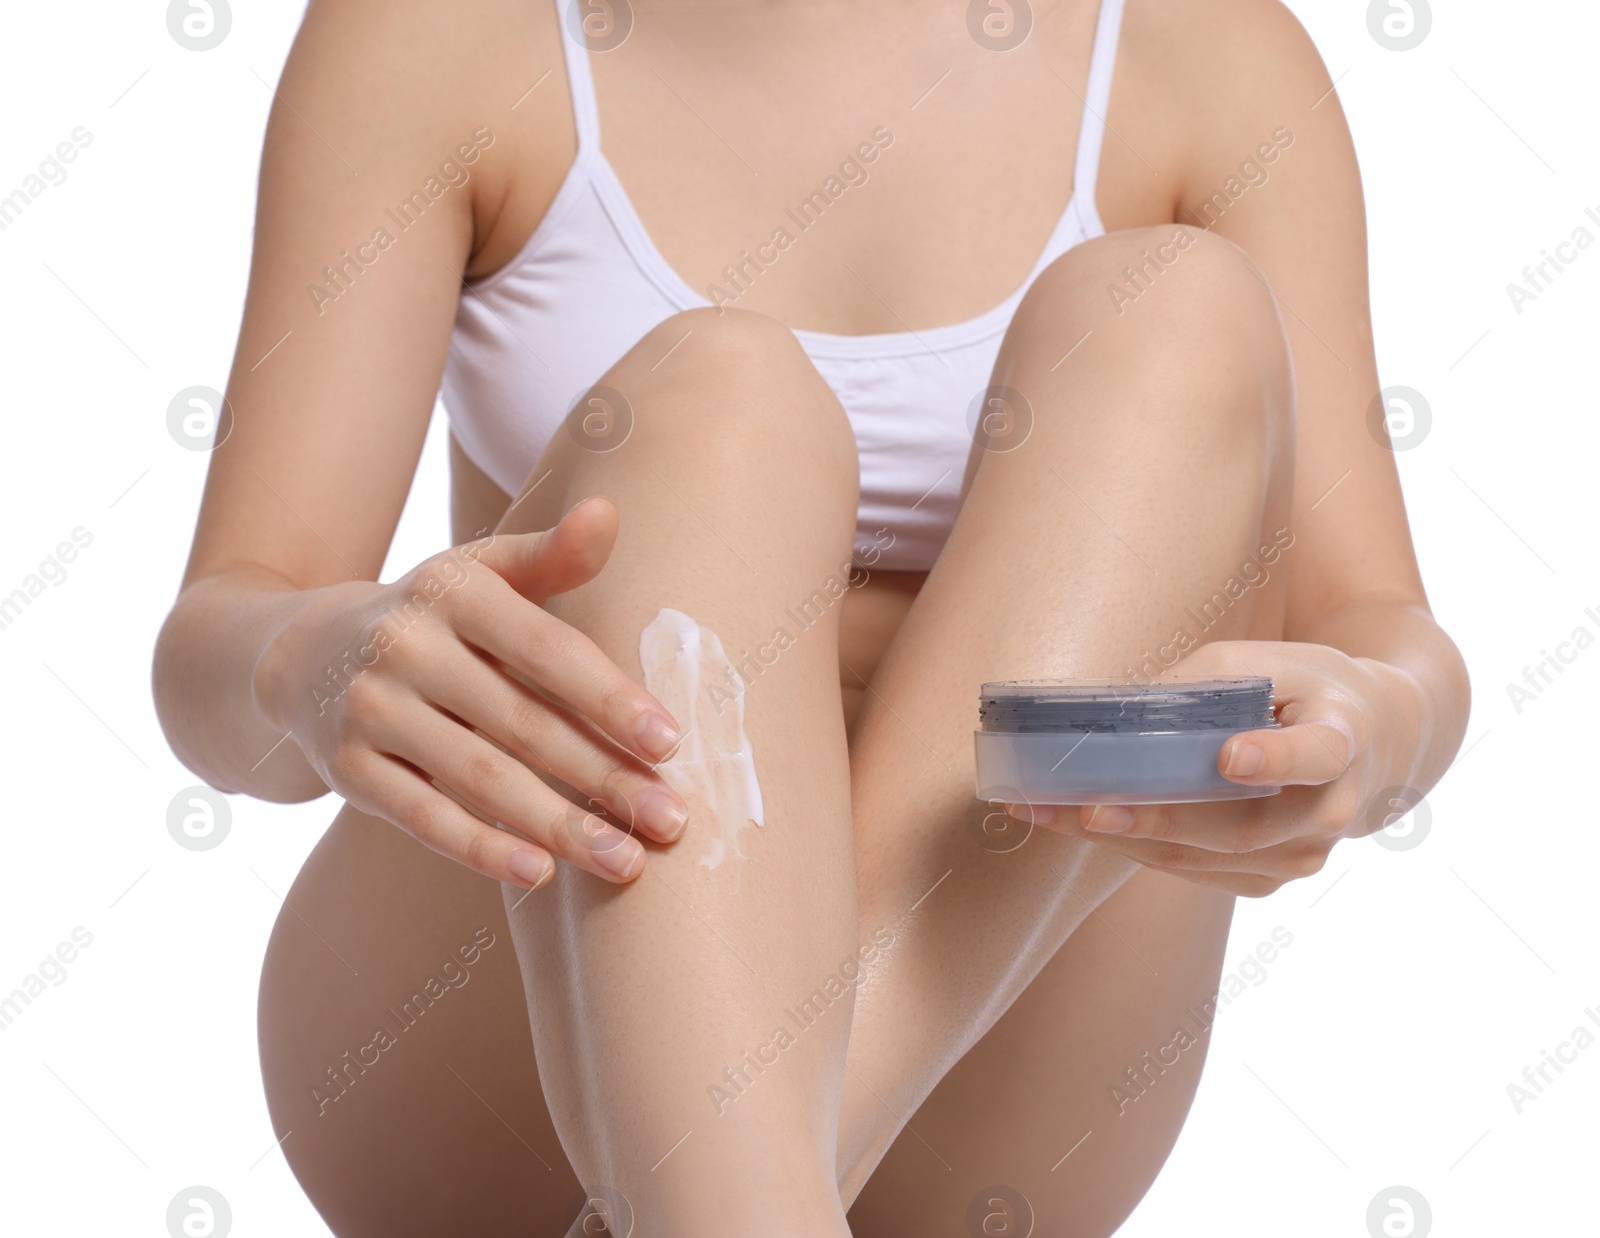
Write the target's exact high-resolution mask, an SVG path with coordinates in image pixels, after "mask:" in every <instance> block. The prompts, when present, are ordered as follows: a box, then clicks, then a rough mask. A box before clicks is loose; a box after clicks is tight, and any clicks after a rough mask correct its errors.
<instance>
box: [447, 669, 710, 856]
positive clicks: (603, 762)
mask: <svg viewBox="0 0 1600 1238" xmlns="http://www.w3.org/2000/svg"><path fill="white" fill-rule="evenodd" d="M416 687H417V690H418V691H419V692H421V694H422V695H423V696H424V697H426V698H427V699H428V700H431V701H432V702H433V703H434V704H436V705H438V706H440V707H442V708H443V709H446V710H448V711H449V712H450V713H452V714H454V715H455V716H456V717H457V718H460V719H461V720H462V721H463V722H465V723H466V724H467V725H468V726H472V727H476V728H478V730H480V731H482V732H483V733H484V734H485V735H487V736H488V737H489V738H490V739H492V740H493V741H494V742H495V743H497V744H499V745H501V746H502V747H504V748H506V749H507V750H509V751H510V753H511V754H512V755H513V756H515V757H517V758H518V759H519V760H521V761H524V762H526V763H527V764H529V765H532V766H534V767H535V768H536V769H541V770H544V771H546V772H547V773H550V774H552V775H554V776H555V777H556V778H559V779H560V780H561V781H562V782H564V783H566V784H567V785H568V786H570V787H572V788H573V789H574V790H576V791H578V792H580V793H581V794H584V795H588V796H592V797H593V798H594V799H595V800H598V801H599V802H600V803H602V804H604V805H605V807H606V808H607V809H608V810H609V811H610V812H611V814H612V815H613V816H615V817H618V818H620V819H621V820H622V821H624V822H627V823H628V824H630V825H633V826H635V827H637V828H638V829H640V830H642V831H644V832H645V833H648V834H649V835H650V836H651V837H653V838H655V839H657V840H659V841H661V842H672V841H674V840H675V839H677V838H678V837H679V836H680V835H681V834H682V833H683V830H684V826H685V824H686V823H687V821H688V819H689V807H688V805H687V804H685V803H684V801H683V797H682V796H680V795H679V794H678V793H677V792H676V791H674V790H673V789H672V788H671V787H669V786H668V785H667V784H666V783H665V782H664V781H663V780H662V779H661V777H660V775H659V774H657V773H655V772H654V771H653V770H652V769H651V768H650V767H649V766H648V765H646V764H644V763H643V762H641V761H639V760H638V759H637V758H636V757H633V756H631V755H629V754H628V753H625V752H619V751H618V750H617V749H616V748H614V747H612V746H611V745H610V744H608V743H606V742H605V741H604V740H603V739H601V738H600V737H599V736H597V735H596V734H595V733H594V732H593V731H592V730H591V729H590V728H589V727H588V725H587V724H586V723H584V722H583V720H582V719H580V718H577V717H575V716H573V715H572V714H570V713H568V712H567V711H566V710H564V709H562V708H561V707H560V706H558V705H555V704H554V703H552V702H550V701H547V700H545V699H544V698H543V697H541V696H539V695H538V694H537V693H535V692H530V691H528V689H526V688H524V687H523V686H522V685H521V684H519V683H517V682H516V681H515V680H513V679H511V678H510V677H508V676H507V675H504V674H502V673H501V672H500V671H499V670H498V669H496V668H494V667H492V666H490V665H488V664H487V663H486V662H485V661H484V660H483V659H482V658H480V657H478V656H476V655H475V654H472V653H470V652H468V651H466V650H464V649H460V648H459V647H458V648H456V649H454V650H453V654H452V652H447V653H446V654H444V655H443V657H441V658H437V659H433V660H431V661H430V662H429V664H428V666H427V667H425V668H423V669H422V671H421V677H420V678H419V679H418V681H417V683H416Z"/></svg>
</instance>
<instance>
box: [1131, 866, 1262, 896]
mask: <svg viewBox="0 0 1600 1238" xmlns="http://www.w3.org/2000/svg"><path fill="white" fill-rule="evenodd" d="M1145 867H1146V868H1148V869H1150V871H1151V872H1156V873H1165V874H1166V875H1167V876H1169V877H1178V878H1180V879H1182V880H1184V881H1188V882H1191V883H1193V884H1194V885H1200V886H1207V887H1209V888H1210V889H1213V890H1221V891H1222V892H1223V893H1224V894H1232V895H1233V896H1234V897H1235V898H1265V897H1266V896H1267V895H1269V894H1275V893H1277V892H1278V891H1279V890H1281V889H1282V888H1283V884H1284V883H1283V882H1281V881H1279V880H1277V879H1276V878H1274V877H1263V876H1261V875H1260V874H1259V873H1195V872H1183V871H1181V870H1178V869H1172V868H1161V867H1159V866H1157V865H1155V864H1147V865H1145Z"/></svg>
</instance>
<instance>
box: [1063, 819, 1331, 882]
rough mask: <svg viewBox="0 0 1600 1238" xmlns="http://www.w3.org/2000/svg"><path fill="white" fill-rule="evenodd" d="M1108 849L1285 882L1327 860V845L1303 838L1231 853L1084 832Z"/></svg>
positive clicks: (1181, 868) (1143, 859)
mask: <svg viewBox="0 0 1600 1238" xmlns="http://www.w3.org/2000/svg"><path fill="white" fill-rule="evenodd" d="M1069 832H1070V831H1069ZM1081 837H1084V838H1087V839H1091V840H1093V841H1094V842H1095V843H1097V844H1098V845H1100V846H1102V847H1105V848H1106V849H1107V850H1110V851H1115V852H1116V853H1117V854H1118V855H1122V856H1126V857H1127V858H1128V859H1130V860H1133V861H1134V862H1136V863H1139V864H1143V865H1145V866H1146V867H1148V868H1159V869H1162V870H1164V871H1171V872H1176V873H1181V874H1184V875H1189V874H1193V873H1235V874H1238V873H1246V874H1255V875H1257V876H1262V877H1270V878H1273V879H1275V880H1277V881H1278V883H1279V884H1282V883H1283V882H1285V881H1293V880H1296V879H1298V878H1301V877H1309V876H1311V875H1312V874H1313V873H1317V872H1320V871H1321V870H1322V866H1323V865H1324V864H1325V863H1327V858H1328V848H1327V847H1325V846H1319V845H1317V844H1316V843H1315V842H1308V841H1307V840H1305V839H1302V838H1298V837H1296V838H1291V839H1289V840H1288V841H1286V842H1281V843H1277V844H1275V845H1273V846H1270V847H1263V848H1261V849H1260V850H1257V851H1250V852H1245V853H1238V854H1236V853H1229V852H1221V851H1207V850H1205V849H1204V848H1202V847H1191V846H1188V845H1186V844H1184V843H1174V842H1160V841H1157V840H1154V839H1147V838H1124V837H1122V836H1121V835H1116V834H1112V835H1103V834H1094V833H1088V832H1085V833H1083V834H1082V835H1081Z"/></svg>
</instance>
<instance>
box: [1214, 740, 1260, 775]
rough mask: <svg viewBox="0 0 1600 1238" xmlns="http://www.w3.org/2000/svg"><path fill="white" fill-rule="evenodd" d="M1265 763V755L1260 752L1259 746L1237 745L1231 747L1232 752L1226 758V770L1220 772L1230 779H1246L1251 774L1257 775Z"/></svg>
mask: <svg viewBox="0 0 1600 1238" xmlns="http://www.w3.org/2000/svg"><path fill="white" fill-rule="evenodd" d="M1266 763H1267V754H1266V753H1265V752H1263V751H1262V750H1261V745H1259V744H1245V743H1239V744H1235V745H1234V746H1233V752H1232V753H1230V754H1229V756H1228V768H1227V769H1225V770H1223V771H1222V772H1223V773H1224V774H1227V775H1229V776H1230V777H1239V778H1248V777H1250V775H1251V774H1259V773H1260V772H1261V767H1262V766H1264V765H1265V764H1266Z"/></svg>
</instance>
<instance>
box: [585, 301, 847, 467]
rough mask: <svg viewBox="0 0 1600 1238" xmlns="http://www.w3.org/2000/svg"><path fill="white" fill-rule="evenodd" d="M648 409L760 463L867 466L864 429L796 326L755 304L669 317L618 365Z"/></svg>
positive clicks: (674, 430)
mask: <svg viewBox="0 0 1600 1238" xmlns="http://www.w3.org/2000/svg"><path fill="white" fill-rule="evenodd" d="M616 372H617V373H618V376H619V378H618V380H619V382H624V383H626V384H627V386H626V388H625V390H632V391H633V392H635V393H636V396H637V402H638V403H639V405H640V406H641V408H640V411H641V413H648V414H649V415H650V418H651V419H652V420H659V422H660V423H661V424H660V428H661V429H662V430H663V431H665V432H666V433H669V434H674V435H683V434H688V435H689V436H690V437H691V438H692V439H693V440H694V441H696V442H697V443H699V444H700V445H701V446H702V447H703V448H705V449H706V450H708V451H710V452H712V453H714V454H718V453H720V450H721V449H722V448H724V447H728V448H732V449H734V450H736V451H737V452H738V453H739V454H741V456H744V457H746V458H748V459H749V462H750V463H752V464H754V463H756V462H757V460H759V459H760V458H762V457H770V458H773V459H782V458H784V457H785V456H786V455H788V454H789V453H791V452H794V451H796V450H800V452H801V458H803V459H811V460H815V461H816V462H817V463H818V465H819V466H821V467H824V468H828V469H835V470H839V471H840V472H841V473H843V474H848V475H849V476H850V477H851V478H853V477H854V476H855V474H856V473H857V471H858V462H857V457H856V442H855V434H854V431H853V430H852V428H851V425H850V420H849V418H848V417H847V416H846V414H845V411H844V408H843V406H842V405H840V403H839V400H838V397H837V396H836V395H835V394H834V392H833V390H832V389H831V388H830V387H829V386H828V384H827V382H826V380H824V379H823V377H822V375H821V374H820V373H819V372H818V371H817V368H816V366H814V365H813V364H812V362H811V358H810V357H808V356H807V355H806V352H805V349H804V348H802V347H801V345H800V341H799V339H798V338H796V336H795V334H794V332H793V331H791V330H790V329H789V328H788V327H786V326H784V325H783V324H782V323H780V322H778V321H777V320H776V319H774V318H769V317H768V316H767V315H765V314H759V313H754V312H752V311H750V310H741V309H731V308H727V307H723V308H711V307H706V308H700V309H691V310H684V311H682V312H680V313H677V314H673V315H671V316H670V317H668V318H665V319H663V320H662V321H661V322H660V323H658V324H657V325H656V326H655V327H654V328H652V329H651V330H650V331H649V333H648V334H646V335H645V336H644V338H643V339H641V340H640V342H639V343H638V344H637V345H636V346H635V347H634V349H633V350H632V352H630V354H629V356H628V357H627V358H625V359H624V361H623V363H621V364H620V365H619V367H618V368H617V371H616Z"/></svg>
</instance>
